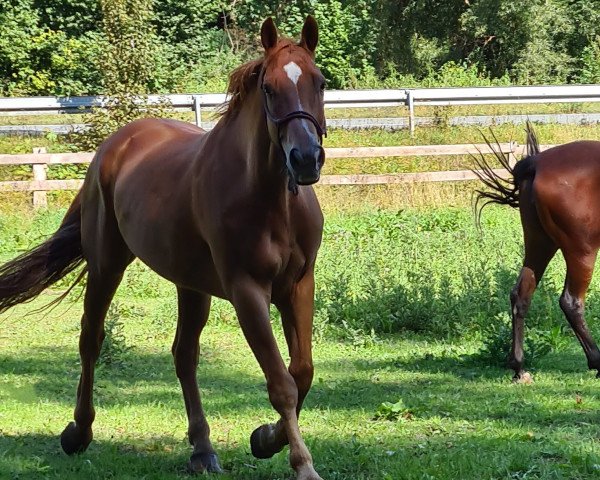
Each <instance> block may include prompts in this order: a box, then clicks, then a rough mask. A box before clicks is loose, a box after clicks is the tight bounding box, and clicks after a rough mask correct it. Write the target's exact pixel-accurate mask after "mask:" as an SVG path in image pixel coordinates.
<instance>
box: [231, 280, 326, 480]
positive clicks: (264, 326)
mask: <svg viewBox="0 0 600 480" xmlns="http://www.w3.org/2000/svg"><path fill="white" fill-rule="evenodd" d="M268 291H269V289H268V288H267V287H265V286H262V285H259V284H258V283H257V282H255V281H254V280H252V279H250V278H248V277H244V278H242V279H239V280H237V281H235V282H234V283H233V286H232V289H231V300H232V303H233V305H234V307H235V310H236V313H237V315H238V319H239V322H240V325H241V327H242V331H243V332H244V336H245V337H246V340H247V341H248V344H249V345H250V348H251V349H252V352H253V353H254V355H255V357H256V359H257V360H258V363H259V364H260V366H261V368H262V370H263V372H264V374H265V377H266V380H267V390H268V392H269V400H270V401H271V404H272V405H273V408H275V410H277V412H278V413H279V414H280V415H281V420H280V424H281V427H282V429H281V430H280V431H279V433H278V435H279V437H280V438H281V439H283V438H287V441H288V442H289V445H290V464H291V466H292V468H294V470H296V474H297V478H298V480H320V478H321V477H320V476H319V475H318V474H317V472H316V471H315V470H314V467H313V463H312V457H311V455H310V452H309V451H308V448H306V444H305V443H304V440H303V439H302V436H301V435H300V429H299V427H298V415H297V409H298V408H299V405H300V403H301V402H300V401H299V400H300V395H299V390H298V387H297V386H296V381H295V380H294V377H293V376H292V374H291V373H290V372H289V371H288V369H287V368H286V366H285V364H284V362H283V359H282V358H281V354H280V352H279V349H278V347H277V342H276V341H275V337H274V336H273V330H272V329H271V324H270V322H269V301H270V299H269V294H268V293H267V292H268ZM311 375H312V374H311ZM305 394H306V392H304V393H303V395H305ZM302 398H304V397H302ZM284 434H285V437H284ZM283 441H284V444H285V440H283Z"/></svg>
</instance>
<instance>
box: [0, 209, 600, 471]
mask: <svg viewBox="0 0 600 480" xmlns="http://www.w3.org/2000/svg"><path fill="white" fill-rule="evenodd" d="M59 220H60V212H56V211H50V212H46V213H40V214H38V215H37V216H35V217H30V216H28V215H23V214H22V213H12V214H8V213H3V214H2V215H0V239H1V241H0V259H1V260H6V259H8V258H10V257H12V256H14V255H15V254H16V253H18V252H19V251H22V250H24V249H27V248H30V247H31V246H32V245H34V244H35V243H36V242H38V241H39V240H40V239H41V238H43V237H44V235H46V234H48V233H50V232H52V231H53V230H54V228H56V225H57V223H58V222H59ZM340 252H344V254H343V255H340ZM520 254H521V234H520V227H519V222H518V217H517V215H516V212H514V211H511V210H508V209H504V210H503V209H500V208H490V209H489V210H488V211H487V213H486V215H485V217H484V225H483V232H482V233H479V232H478V231H477V230H476V229H475V227H474V225H473V219H472V216H471V212H470V211H469V210H468V209H459V208H454V209H453V208H444V209H428V210H403V211H397V210H396V211H389V210H386V211H384V210H379V211H377V210H366V211H363V212H361V213H336V212H334V211H330V210H328V211H327V212H326V231H325V238H324V243H323V247H322V250H321V253H320V257H319V262H318V269H317V281H318V284H317V308H316V316H315V347H314V355H315V368H316V373H315V381H314V385H313V388H312V390H311V393H310V394H309V397H308V399H307V401H306V405H305V410H304V411H303V413H302V416H301V419H300V423H301V430H302V432H303V434H304V437H305V440H306V442H307V444H308V446H309V448H310V449H311V452H312V454H313V457H314V460H315V466H316V468H317V470H318V471H319V472H320V473H321V475H322V476H323V478H325V479H348V480H350V479H353V480H354V479H358V480H361V479H373V480H375V479H457V478H460V479H474V480H475V479H477V480H479V479H588V478H589V479H592V478H598V475H600V444H599V442H598V438H600V426H599V425H598V422H597V411H598V409H599V408H600V397H599V395H598V380H596V379H595V378H594V376H593V374H592V373H591V372H589V371H587V370H586V365H585V359H584V356H583V353H582V352H581V349H580V348H579V346H578V345H577V344H576V341H575V340H574V337H573V336H572V335H571V334H570V332H566V333H564V334H563V333H561V332H559V336H560V337H561V341H557V342H554V343H553V344H552V345H553V348H552V351H551V353H549V354H548V355H545V356H542V357H539V358H536V359H535V360H534V361H533V362H530V364H529V368H530V369H531V370H532V371H533V373H534V376H535V383H534V384H533V385H529V386H525V385H513V384H512V383H511V381H510V372H508V371H507V370H506V369H505V368H503V367H501V366H498V365H497V363H495V362H493V361H491V360H489V359H487V358H486V357H485V356H482V354H481V348H482V346H484V345H490V344H491V343H490V341H493V340H496V337H495V335H496V332H495V330H494V329H490V328H489V326H490V325H507V324H508V315H507V310H508V306H507V303H508V299H507V297H508V291H509V289H510V287H511V286H512V284H513V282H514V280H515V277H516V275H517V273H518V269H519V264H520ZM563 274H564V265H563V262H562V260H561V259H559V258H557V259H555V260H554V261H553V262H552V264H551V266H550V268H549V270H548V273H547V275H546V277H545V280H544V281H543V282H542V285H541V288H540V289H539V291H538V292H537V293H536V297H535V299H534V305H533V306H532V311H531V314H530V316H529V318H528V321H527V325H528V326H529V327H530V328H529V330H528V332H527V336H528V337H536V335H539V334H540V333H543V332H546V331H548V330H549V328H551V327H552V326H554V325H559V324H564V323H565V321H564V319H563V318H562V315H561V314H560V310H559V309H558V305H557V298H558V294H559V292H560V288H561V284H562V275H563ZM66 283H67V282H62V283H61V284H59V285H58V286H57V287H56V288H55V289H53V290H52V291H51V292H49V293H47V294H45V295H44V296H43V298H41V299H39V300H37V301H36V302H35V303H34V304H33V305H24V306H20V307H17V308H16V309H14V310H12V311H10V312H7V313H5V314H3V315H2V316H0V345H1V348H0V478H27V479H45V478H51V479H52V478H56V479H71V478H73V479H75V478H86V479H87V478H92V479H105V478H118V479H138V478H147V479H168V478H187V477H188V476H187V474H186V473H185V472H184V465H185V462H186V461H187V458H188V456H189V454H190V451H189V446H188V445H187V441H186V438H185V437H186V433H185V432H186V420H185V409H184V406H183V400H182V396H181V393H180V389H179V385H178V383H177V379H176V377H175V374H174V369H173V366H172V359H171V356H170V351H169V349H170V343H171V341H172V336H173V334H174V331H175V299H174V288H173V287H172V286H171V285H169V284H168V283H166V282H164V281H162V280H159V279H158V277H157V276H155V275H154V274H152V273H150V272H148V271H147V269H146V268H145V267H143V265H141V264H139V263H135V264H133V265H132V266H131V268H130V269H129V270H128V272H127V274H126V277H125V279H124V281H123V283H122V286H121V288H120V289H119V291H118V293H117V297H116V307H115V308H114V309H113V310H112V313H111V316H112V319H113V320H116V321H117V322H118V323H119V324H121V325H122V326H123V331H122V332H121V333H122V338H123V339H124V342H125V346H126V347H127V348H125V349H123V350H122V351H118V350H117V351H116V353H115V355H116V356H117V357H118V358H117V360H119V361H118V362H113V363H112V364H111V365H107V364H103V365H101V366H100V367H98V369H97V378H96V386H95V400H96V406H97V417H96V422H95V440H94V442H93V443H92V444H91V446H90V448H89V449H88V451H87V452H85V453H83V454H81V455H78V456H75V457H67V456H65V455H64V454H62V452H61V450H60V446H59V443H58V438H57V437H58V435H59V434H60V432H61V431H62V429H63V427H64V426H65V425H66V423H67V422H68V421H70V420H71V418H72V412H73V407H74V398H75V388H76V384H77V378H78V374H79V365H78V354H77V338H78V333H79V317H80V314H81V301H80V300H77V299H76V295H74V296H72V297H70V299H68V300H67V301H66V302H65V303H63V304H62V305H61V306H59V307H57V308H56V309H54V310H52V311H50V312H49V313H46V314H39V313H34V314H27V312H30V311H31V310H32V309H33V308H34V307H35V306H39V305H41V304H43V303H44V302H47V301H48V300H49V299H51V298H54V295H56V292H57V291H59V290H61V289H62V288H64V286H65V285H66ZM599 287H600V285H598V280H595V281H594V283H593V285H592V291H591V293H590V297H589V307H588V318H589V319H590V323H591V327H592V330H593V331H594V332H595V334H596V335H598V328H597V326H596V325H594V319H595V318H597V317H598V316H599V315H600V302H599V301H598V295H597V292H598V291H600V289H599ZM77 293H79V292H75V294H77ZM273 318H274V321H273V326H274V329H275V332H276V335H277V338H278V341H279V344H280V346H281V347H282V349H283V345H284V343H283V335H282V333H281V328H280V326H279V323H278V319H277V316H276V315H274V317H273ZM201 345H202V352H201V361H200V368H199V374H198V378H199V382H200V384H201V388H202V393H203V402H204V405H205V409H206V413H207V415H208V419H209V422H210V424H211V429H212V440H213V442H214V444H215V447H216V448H217V450H218V452H219V454H220V456H221V461H222V464H223V466H224V467H225V469H226V470H227V473H226V474H225V475H224V476H222V477H220V478H223V479H266V478H269V479H288V478H292V477H293V475H292V471H291V470H290V468H289V466H288V462H287V449H286V450H284V452H282V453H280V454H277V455H276V456H275V457H274V458H273V459H270V460H266V461H265V460H256V459H254V458H253V457H252V455H251V454H250V449H249V444H248V438H249V435H250V433H251V431H252V430H253V429H254V428H255V427H256V426H258V425H259V424H261V423H263V422H266V421H272V420H273V419H275V414H274V412H273V410H272V409H271V407H270V406H269V404H268V401H267V395H266V391H265V387H264V379H263V377H262V374H261V373H260V371H259V368H258V365H257V363H256V361H255V360H254V358H253V357H252V355H251V354H250V350H249V348H248V347H247V345H246V343H245V341H244V339H243V336H242V334H241V332H240V330H239V328H238V327H237V325H236V320H235V317H234V315H233V311H232V309H231V307H229V306H228V305H227V304H226V303H224V302H221V301H214V302H213V310H212V314H211V319H210V321H209V325H208V327H207V328H206V330H205V333H204V334H203V337H202V342H201ZM283 351H285V350H284V349H283ZM284 356H285V355H284ZM384 402H389V403H391V404H396V410H397V411H398V414H397V415H394V414H393V412H391V409H390V407H389V406H388V407H387V410H386V407H383V408H382V407H381V405H382V404H383V403H384ZM378 412H380V415H379V417H380V418H378V419H376V417H377V416H378V415H377V413H378ZM381 412H383V415H381ZM381 417H383V418H381ZM394 417H398V418H394Z"/></svg>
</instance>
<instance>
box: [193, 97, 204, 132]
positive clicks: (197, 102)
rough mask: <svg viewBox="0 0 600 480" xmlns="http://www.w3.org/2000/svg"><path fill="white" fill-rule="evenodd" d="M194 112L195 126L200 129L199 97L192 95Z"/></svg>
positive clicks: (200, 108)
mask: <svg viewBox="0 0 600 480" xmlns="http://www.w3.org/2000/svg"><path fill="white" fill-rule="evenodd" d="M193 98H194V112H195V114H196V125H197V126H198V127H202V107H201V106H200V96H199V95H194V97H193Z"/></svg>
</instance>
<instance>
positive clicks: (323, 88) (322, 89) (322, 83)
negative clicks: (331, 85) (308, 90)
mask: <svg viewBox="0 0 600 480" xmlns="http://www.w3.org/2000/svg"><path fill="white" fill-rule="evenodd" d="M319 88H320V90H321V91H322V92H324V91H325V82H321V85H320V86H319Z"/></svg>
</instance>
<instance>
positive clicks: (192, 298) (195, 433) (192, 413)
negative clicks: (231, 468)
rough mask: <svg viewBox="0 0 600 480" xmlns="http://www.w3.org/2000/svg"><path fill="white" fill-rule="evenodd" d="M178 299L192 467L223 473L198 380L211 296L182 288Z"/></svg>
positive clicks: (178, 346)
mask: <svg viewBox="0 0 600 480" xmlns="http://www.w3.org/2000/svg"><path fill="white" fill-rule="evenodd" d="M177 298H178V307H179V318H178V321H177V333H176V334H175V341H174V342H173V349H172V351H173V357H174V359H175V371H176V373H177V377H178V378H179V382H180V383H181V390H182V391H183V399H184V401H185V409H186V412H187V416H188V423H189V427H188V438H189V441H190V444H191V445H192V446H193V447H194V452H193V453H192V457H191V459H190V465H189V467H190V470H191V471H192V472H193V473H203V472H221V467H220V466H219V460H218V457H217V455H216V453H215V451H214V449H213V447H212V444H211V443H210V438H209V435H210V428H209V426H208V422H207V421H206V418H205V416H204V411H203V410H202V403H201V401H200V391H199V390H198V383H197V380H196V368H197V366H198V353H199V345H198V342H199V338H200V334H201V333H202V329H203V328H204V326H205V325H206V321H207V320H208V313H209V310H210V295H206V294H203V293H198V292H194V291H191V290H186V289H183V288H178V289H177Z"/></svg>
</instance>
